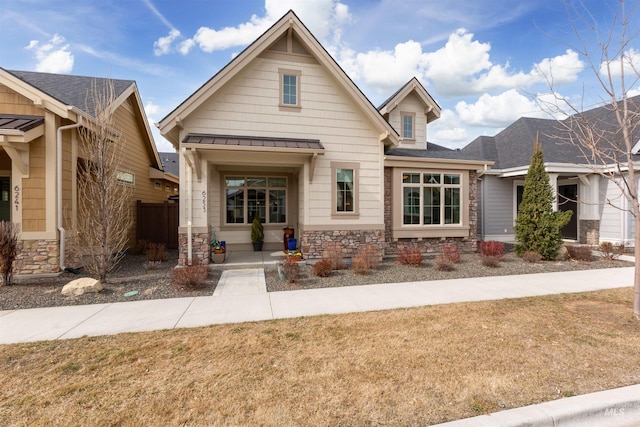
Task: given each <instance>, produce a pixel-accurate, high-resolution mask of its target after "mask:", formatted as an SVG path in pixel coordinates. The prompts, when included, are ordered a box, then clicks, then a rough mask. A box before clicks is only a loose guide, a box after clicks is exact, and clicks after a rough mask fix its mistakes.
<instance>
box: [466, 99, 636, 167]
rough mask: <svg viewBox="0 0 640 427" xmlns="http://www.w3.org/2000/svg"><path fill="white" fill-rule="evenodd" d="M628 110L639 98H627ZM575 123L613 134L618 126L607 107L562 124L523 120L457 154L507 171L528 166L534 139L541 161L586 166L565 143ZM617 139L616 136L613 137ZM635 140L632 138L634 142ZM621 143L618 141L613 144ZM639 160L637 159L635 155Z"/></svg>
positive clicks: (477, 139)
mask: <svg viewBox="0 0 640 427" xmlns="http://www.w3.org/2000/svg"><path fill="white" fill-rule="evenodd" d="M629 102H630V105H631V106H632V107H631V108H632V109H634V111H635V110H638V107H635V106H636V105H637V106H639V107H640V97H635V98H630V99H629ZM579 120H586V121H588V122H589V123H591V124H592V125H593V126H594V127H595V128H596V129H599V130H601V131H607V132H611V133H612V135H615V132H616V130H617V129H618V127H619V126H618V125H617V122H616V119H615V111H614V109H613V108H612V106H611V104H609V105H605V106H602V107H598V108H594V109H592V110H588V111H585V112H584V113H578V114H575V115H573V116H571V117H569V118H567V119H565V120H564V121H562V122H558V121H557V120H553V119H535V118H528V117H523V118H520V119H518V120H516V121H515V122H513V123H512V124H511V125H509V126H508V127H506V128H505V129H504V130H502V131H501V132H500V133H498V134H497V135H495V136H493V137H490V136H481V137H478V138H476V139H475V140H473V141H472V142H471V143H470V144H468V145H467V146H465V147H464V148H463V149H462V150H461V152H462V153H463V154H464V155H465V156H472V157H473V156H481V158H483V159H485V160H491V161H494V162H495V164H494V166H493V169H494V170H495V169H509V168H518V167H524V166H528V165H529V164H530V163H531V155H532V153H533V144H534V142H535V141H536V138H537V139H538V142H539V143H540V144H541V145H542V150H543V152H544V159H545V162H548V163H568V164H582V165H585V164H590V163H593V161H589V160H588V159H585V157H584V155H583V153H582V151H581V150H580V148H579V147H577V146H576V145H574V144H572V143H570V142H569V141H568V135H569V130H568V128H570V127H571V126H572V125H574V124H575V123H577V121H579ZM614 137H615V138H618V139H619V137H618V136H614ZM637 139H638V137H637V136H636V137H635V138H634V142H635V141H637ZM615 143H617V144H621V143H622V141H621V139H619V140H618V141H615ZM635 157H637V159H640V156H635Z"/></svg>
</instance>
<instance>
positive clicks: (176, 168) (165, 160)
mask: <svg viewBox="0 0 640 427" xmlns="http://www.w3.org/2000/svg"><path fill="white" fill-rule="evenodd" d="M158 155H159V156H160V162H162V169H163V170H164V173H165V174H167V175H168V176H170V177H172V178H173V179H174V181H173V182H171V183H165V186H164V191H165V192H166V193H168V197H169V198H175V197H176V196H177V195H178V192H179V191H180V186H179V179H180V163H179V161H180V157H179V156H178V153H168V152H160V153H158ZM156 187H157V185H156Z"/></svg>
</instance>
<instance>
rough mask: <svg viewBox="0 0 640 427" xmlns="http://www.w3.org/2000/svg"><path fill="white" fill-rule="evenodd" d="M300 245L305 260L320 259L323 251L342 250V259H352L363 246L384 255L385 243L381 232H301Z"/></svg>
mask: <svg viewBox="0 0 640 427" xmlns="http://www.w3.org/2000/svg"><path fill="white" fill-rule="evenodd" d="M302 245H303V248H304V250H305V253H304V255H305V256H306V257H307V258H312V259H314V258H322V254H323V252H324V251H326V250H328V249H332V248H335V247H336V246H338V247H340V248H341V249H342V254H343V256H344V258H353V256H354V255H355V254H357V253H358V250H359V249H360V248H361V247H363V246H364V245H373V246H374V247H376V248H377V249H378V251H379V253H380V254H383V253H384V249H385V241H384V231H382V230H332V231H302Z"/></svg>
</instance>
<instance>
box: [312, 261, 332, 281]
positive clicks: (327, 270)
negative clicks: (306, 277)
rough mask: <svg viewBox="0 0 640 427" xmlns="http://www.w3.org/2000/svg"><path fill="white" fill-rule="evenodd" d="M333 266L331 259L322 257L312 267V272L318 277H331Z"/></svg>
mask: <svg viewBox="0 0 640 427" xmlns="http://www.w3.org/2000/svg"><path fill="white" fill-rule="evenodd" d="M332 270H333V268H332V267H331V261H329V260H328V259H322V260H320V261H318V262H316V263H315V264H313V267H311V272H312V273H313V275H314V276H317V277H329V275H331V271H332Z"/></svg>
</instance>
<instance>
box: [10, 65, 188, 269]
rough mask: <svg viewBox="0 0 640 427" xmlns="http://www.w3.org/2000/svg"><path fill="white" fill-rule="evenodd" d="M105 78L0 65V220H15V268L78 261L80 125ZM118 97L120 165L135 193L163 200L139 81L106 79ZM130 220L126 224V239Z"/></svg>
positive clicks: (164, 181)
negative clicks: (17, 247) (92, 93)
mask: <svg viewBox="0 0 640 427" xmlns="http://www.w3.org/2000/svg"><path fill="white" fill-rule="evenodd" d="M105 80H106V79H103V78H94V77H82V76H71V75H61V74H49V73H39V72H29V71H12V70H5V69H2V68H0V147H1V149H0V189H1V194H0V196H1V197H0V220H4V221H11V222H13V223H15V224H18V225H19V227H20V230H21V234H20V249H21V252H20V254H19V257H18V259H17V260H16V264H15V271H16V273H17V274H46V273H55V272H59V271H61V270H63V269H64V268H65V267H67V266H68V267H77V266H79V265H80V263H81V260H80V256H81V252H80V248H79V247H78V244H77V242H76V232H77V220H78V200H77V197H78V192H77V170H78V164H79V162H80V163H82V160H83V159H81V157H80V156H79V152H80V150H79V148H81V147H80V144H81V139H80V135H79V133H78V128H79V127H81V126H83V123H85V124H86V123H90V122H91V121H92V120H93V113H94V111H93V109H94V107H93V105H92V103H91V100H90V97H89V96H88V94H89V93H90V90H91V89H92V86H94V85H95V86H96V87H98V88H102V87H104V83H105ZM111 82H112V83H113V87H114V92H115V93H114V95H115V97H116V99H115V101H114V102H113V105H112V107H113V112H114V113H113V114H114V115H115V120H116V123H117V126H116V127H117V128H116V129H114V132H117V133H119V134H120V135H121V138H122V140H123V141H124V142H125V144H126V150H127V156H126V157H125V158H124V159H123V161H122V164H121V167H122V171H120V172H119V179H121V182H122V185H131V186H133V187H134V191H133V196H132V200H131V206H132V212H133V209H134V207H135V201H136V200H142V201H144V202H153V201H162V200H166V198H167V194H166V193H165V192H164V187H165V185H171V188H173V187H174V186H176V185H177V183H178V179H177V177H176V176H173V175H171V174H167V173H165V172H164V171H163V168H162V165H161V163H160V158H159V156H158V152H157V150H156V146H155V143H154V141H153V137H152V135H151V132H150V128H149V124H148V122H147V119H146V115H145V113H144V110H143V105H142V101H141V99H140V95H139V93H138V88H137V86H136V83H135V82H134V81H131V80H115V79H111ZM134 238H135V227H134V228H132V229H131V230H130V242H131V243H133V239H134Z"/></svg>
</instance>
